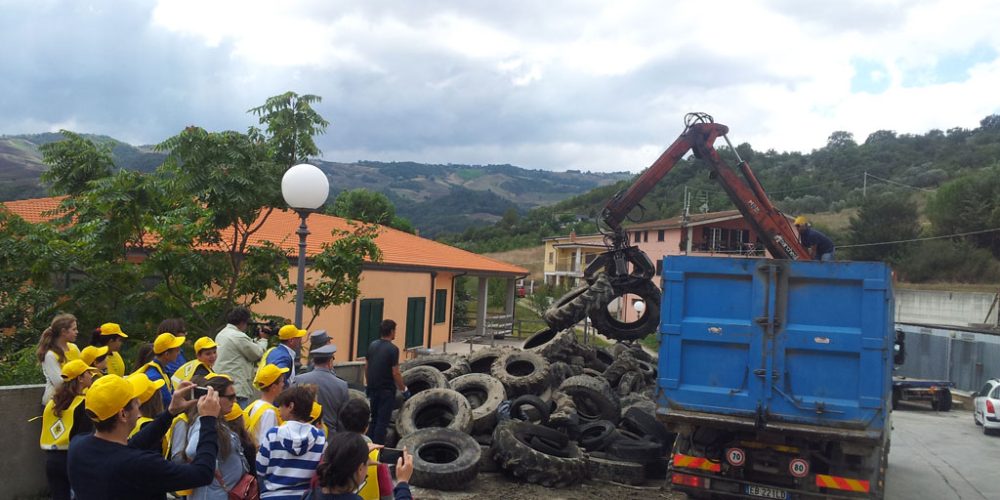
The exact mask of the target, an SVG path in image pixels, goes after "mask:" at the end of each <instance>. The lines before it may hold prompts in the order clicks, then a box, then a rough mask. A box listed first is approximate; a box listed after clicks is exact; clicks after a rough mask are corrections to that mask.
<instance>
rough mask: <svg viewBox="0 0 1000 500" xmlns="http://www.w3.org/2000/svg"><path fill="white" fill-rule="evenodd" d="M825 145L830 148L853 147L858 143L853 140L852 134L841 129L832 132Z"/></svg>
mask: <svg viewBox="0 0 1000 500" xmlns="http://www.w3.org/2000/svg"><path fill="white" fill-rule="evenodd" d="M826 145H827V147H830V148H840V147H855V146H857V145H858V143H856V142H854V134H852V133H850V132H845V131H843V130H838V131H836V132H834V133H832V134H830V137H829V138H828V139H827V141H826Z"/></svg>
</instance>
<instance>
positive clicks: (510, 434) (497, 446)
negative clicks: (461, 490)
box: [491, 420, 587, 488]
mask: <svg viewBox="0 0 1000 500" xmlns="http://www.w3.org/2000/svg"><path fill="white" fill-rule="evenodd" d="M550 433H556V434H559V432H558V431H554V430H552V429H548V428H545V427H542V426H539V425H533V424H529V423H526V422H518V421H513V420H510V421H507V422H505V423H503V424H500V426H498V427H497V430H496V433H495V434H494V440H493V447H492V448H491V450H492V453H493V459H494V460H496V462H497V464H498V465H499V466H500V468H501V469H503V470H504V471H505V472H506V473H507V474H508V475H511V476H513V477H515V478H517V479H520V480H523V481H527V482H529V483H536V484H541V485H543V486H547V487H550V488H557V487H564V486H570V485H573V484H577V483H579V482H580V481H583V479H584V478H585V477H586V474H587V462H586V459H585V458H584V455H583V453H582V452H581V451H580V449H579V448H578V447H577V446H576V444H575V443H572V442H569V441H567V443H566V447H565V449H564V453H563V454H564V455H566V457H557V456H553V455H549V454H546V453H542V452H540V451H538V450H535V449H533V448H532V447H531V445H530V444H529V441H530V438H531V436H542V437H545V436H550V435H551V434H550ZM526 438H527V439H526Z"/></svg>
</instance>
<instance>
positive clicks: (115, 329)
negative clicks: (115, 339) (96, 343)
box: [101, 323, 128, 338]
mask: <svg viewBox="0 0 1000 500" xmlns="http://www.w3.org/2000/svg"><path fill="white" fill-rule="evenodd" d="M101 335H117V336H119V337H123V338H128V335H125V332H123V331H122V327H121V326H118V323H105V324H103V325H101Z"/></svg>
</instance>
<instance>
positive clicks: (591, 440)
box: [577, 420, 618, 451]
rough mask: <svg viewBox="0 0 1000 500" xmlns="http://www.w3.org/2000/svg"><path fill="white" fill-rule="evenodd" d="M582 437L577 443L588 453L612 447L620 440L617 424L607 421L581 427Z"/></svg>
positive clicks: (598, 421) (597, 421)
mask: <svg viewBox="0 0 1000 500" xmlns="http://www.w3.org/2000/svg"><path fill="white" fill-rule="evenodd" d="M579 432H580V437H579V438H578V439H577V442H578V443H580V446H582V447H583V449H585V450H587V451H601V450H605V449H607V448H608V446H611V443H613V442H614V441H615V440H616V439H618V430H617V429H615V424H613V423H611V422H609V421H607V420H596V421H594V422H590V423H586V424H583V425H581V426H580V431H579Z"/></svg>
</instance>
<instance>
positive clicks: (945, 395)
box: [934, 389, 951, 411]
mask: <svg viewBox="0 0 1000 500" xmlns="http://www.w3.org/2000/svg"><path fill="white" fill-rule="evenodd" d="M934 396H935V398H937V408H935V410H937V411H951V391H950V390H948V389H945V390H943V391H941V392H938V393H937V394H935V395H934Z"/></svg>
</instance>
